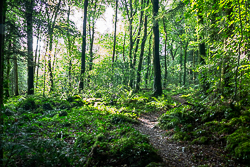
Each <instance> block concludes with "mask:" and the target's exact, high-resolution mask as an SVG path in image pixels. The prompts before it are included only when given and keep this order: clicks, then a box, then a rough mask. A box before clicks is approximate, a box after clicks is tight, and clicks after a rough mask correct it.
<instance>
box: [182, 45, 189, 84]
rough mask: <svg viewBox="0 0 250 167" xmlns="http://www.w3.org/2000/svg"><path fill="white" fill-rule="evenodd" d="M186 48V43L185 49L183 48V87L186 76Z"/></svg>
mask: <svg viewBox="0 0 250 167" xmlns="http://www.w3.org/2000/svg"><path fill="white" fill-rule="evenodd" d="M187 47H188V41H187V42H186V45H185V48H184V64H183V65H184V72H183V85H186V75H187Z"/></svg>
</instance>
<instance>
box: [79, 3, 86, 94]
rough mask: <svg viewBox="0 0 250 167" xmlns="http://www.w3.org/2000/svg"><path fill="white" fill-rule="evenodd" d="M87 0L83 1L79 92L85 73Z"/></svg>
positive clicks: (81, 88)
mask: <svg viewBox="0 0 250 167" xmlns="http://www.w3.org/2000/svg"><path fill="white" fill-rule="evenodd" d="M87 10H88V0H85V1H84V17H83V36H82V62H81V76H80V85H79V92H81V91H82V90H83V76H84V73H85V51H86V24H87Z"/></svg>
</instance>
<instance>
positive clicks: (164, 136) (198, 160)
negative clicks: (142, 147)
mask: <svg viewBox="0 0 250 167" xmlns="http://www.w3.org/2000/svg"><path fill="white" fill-rule="evenodd" d="M172 98H173V99H174V100H176V101H178V102H180V103H181V105H185V104H187V101H186V100H185V99H183V98H181V97H180V95H175V96H172ZM162 114H164V111H159V112H150V113H147V114H141V115H140V117H139V118H138V120H139V121H140V124H139V125H134V128H135V129H136V130H138V131H140V132H141V133H142V134H145V135H147V136H148V137H149V140H150V143H151V144H152V146H153V147H154V148H156V149H157V150H158V154H159V155H160V156H161V157H162V159H163V161H164V163H165V165H166V166H171V167H173V166H174V167H182V166H183V167H185V166H190V167H191V166H203V165H204V166H238V165H237V164H236V163H235V162H234V161H228V160H225V148H224V147H223V146H222V145H221V144H220V143H217V144H213V145H197V144H190V143H188V142H184V141H180V142H178V141H173V140H171V139H172V136H173V133H170V134H168V133H166V132H167V130H162V129H161V128H159V126H158V123H159V122H158V118H159V117H160V116H161V115H162Z"/></svg>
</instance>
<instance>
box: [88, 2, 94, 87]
mask: <svg viewBox="0 0 250 167" xmlns="http://www.w3.org/2000/svg"><path fill="white" fill-rule="evenodd" d="M92 3H93V2H92ZM94 11H96V2H95V7H94ZM89 25H90V23H89ZM91 31H92V34H91V36H90V51H89V56H90V59H89V71H91V70H92V68H93V57H94V56H93V45H94V39H95V17H94V16H92V29H91ZM88 81H89V82H90V75H89V76H88Z"/></svg>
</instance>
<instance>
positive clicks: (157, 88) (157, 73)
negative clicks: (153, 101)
mask: <svg viewBox="0 0 250 167" xmlns="http://www.w3.org/2000/svg"><path fill="white" fill-rule="evenodd" d="M152 3H153V15H154V25H153V32H154V45H153V48H154V49H153V56H154V60H153V63H154V65H153V67H154V96H156V97H157V96H161V94H162V87H161V65H160V55H159V39H160V38H159V25H158V21H157V20H156V17H157V16H158V10H159V0H152Z"/></svg>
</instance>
